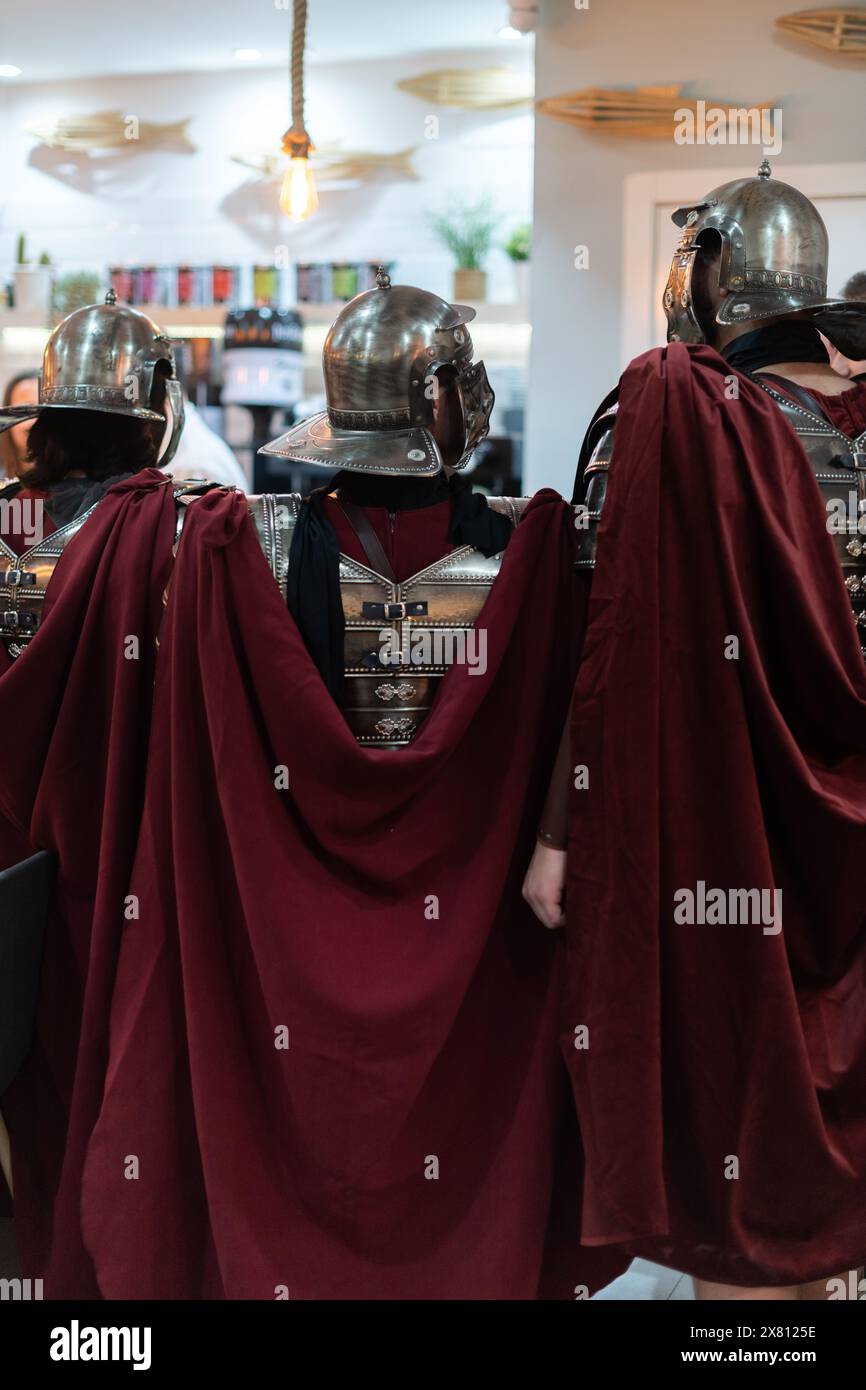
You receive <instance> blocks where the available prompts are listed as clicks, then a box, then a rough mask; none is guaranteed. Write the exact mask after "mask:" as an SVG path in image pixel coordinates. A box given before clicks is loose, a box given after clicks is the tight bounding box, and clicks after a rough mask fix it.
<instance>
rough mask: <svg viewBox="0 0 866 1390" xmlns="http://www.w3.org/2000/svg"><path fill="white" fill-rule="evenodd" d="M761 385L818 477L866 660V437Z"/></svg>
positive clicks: (820, 519) (594, 467) (602, 462)
mask: <svg viewBox="0 0 866 1390" xmlns="http://www.w3.org/2000/svg"><path fill="white" fill-rule="evenodd" d="M757 384H758V385H759V386H760V387H761V389H762V390H763V391H766V392H767V395H769V396H772V398H773V400H774V401H775V402H776V404H777V405H778V407H779V409H780V410H781V411H782V414H783V415H784V416H785V418H786V419H787V421H788V423H789V425H790V426H791V428H792V429H793V430H794V431H795V433H796V434H797V436H798V438H799V440H800V443H801V444H802V446H803V449H804V451H805V453H806V457H807V458H808V460H809V463H810V464H811V467H812V471H813V473H814V474H815V478H816V480H817V483H818V487H819V489H820V492H821V498H822V502H823V506H822V509H821V511H820V512H819V513H817V514H816V517H815V524H816V526H823V527H825V529H827V530H829V531H830V534H831V536H832V537H833V543H834V545H835V547H836V554H837V556H838V558H839V564H840V566H841V568H842V575H843V578H844V580H845V587H846V589H847V590H848V594H849V597H850V599H851V606H852V608H853V611H854V620H855V622H856V624H857V631H858V634H859V636H860V647H861V650H862V652H863V655H864V657H866V432H864V433H863V434H861V435H859V436H858V438H856V439H849V438H848V436H847V435H845V434H843V433H842V432H841V430H837V429H836V428H835V426H834V425H831V424H830V422H829V420H825V419H824V417H823V416H822V415H815V414H813V412H812V411H810V410H806V409H805V408H804V407H803V406H800V405H795V404H794V402H793V401H790V400H788V398H787V397H786V396H783V395H781V394H780V393H779V392H778V391H775V390H774V389H773V388H772V387H771V386H770V385H768V384H766V383H764V382H761V381H759V382H758V383H757ZM616 410H617V407H616V406H614V407H613V409H612V410H610V411H608V412H607V415H606V416H603V417H602V421H606V422H607V423H606V427H605V425H604V424H603V423H601V424H600V428H601V431H602V432H601V435H600V437H599V439H598V442H597V444H596V446H595V448H594V449H593V452H592V455H591V457H590V460H589V463H588V464H587V467H586V472H585V474H584V496H583V503H584V506H585V508H586V510H585V512H584V514H583V519H584V526H583V527H582V528H581V529H579V530H578V537H579V540H578V560H577V566H578V568H580V569H590V570H591V569H593V568H594V566H595V557H596V546H597V533H598V523H599V520H600V519H601V510H602V507H603V505H604V499H605V495H606V493H607V479H608V470H609V467H610V459H611V455H612V453H613V441H614V429H615V426H616ZM842 513H844V517H845V520H844V521H843V522H841V524H839V525H838V526H836V527H835V529H834V527H833V526H831V525H829V524H828V522H829V520H830V518H831V517H833V516H834V515H836V514H842Z"/></svg>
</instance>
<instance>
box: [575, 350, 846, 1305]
mask: <svg viewBox="0 0 866 1390" xmlns="http://www.w3.org/2000/svg"><path fill="white" fill-rule="evenodd" d="M734 377H736V385H737V386H738V388H739V395H738V398H736V399H730V398H729V395H730V394H731V392H730V389H729V383H730V382H731V380H732V379H733V378H734ZM851 487H852V488H854V489H856V483H855V481H854V475H853V473H852V482H851ZM731 639H736V640H735V643H732V641H731ZM572 752H573V757H574V764H575V766H576V765H578V764H580V765H585V766H586V767H587V769H588V787H584V788H583V789H576V788H572V791H571V807H570V810H571V826H570V876H569V883H568V893H567V898H568V918H569V923H568V951H569V971H568V1000H567V1006H566V1017H565V1025H564V1030H563V1036H562V1043H563V1048H564V1052H565V1055H566V1057H567V1058H568V1060H569V1065H570V1068H571V1073H572V1080H573V1086H574V1093H575V1097H576V1100H577V1107H578V1112H579V1116H580V1123H581V1129H582V1133H583V1139H584V1144H585V1149H586V1163H587V1170H586V1188H585V1201H584V1212H583V1235H584V1239H585V1240H587V1241H592V1242H596V1243H598V1244H604V1243H606V1242H614V1241H627V1242H629V1243H630V1247H631V1248H632V1250H633V1251H634V1253H636V1254H641V1255H644V1256H647V1257H648V1258H652V1259H657V1260H660V1261H662V1262H663V1263H666V1264H669V1265H672V1266H674V1267H676V1268H678V1269H683V1270H686V1271H688V1272H689V1273H692V1274H695V1275H698V1276H700V1277H703V1278H706V1279H710V1280H719V1281H722V1282H729V1283H738V1284H744V1285H759V1284H764V1285H766V1284H776V1283H787V1284H791V1283H797V1282H800V1281H803V1280H809V1279H813V1278H821V1277H823V1276H825V1275H831V1274H836V1273H838V1272H840V1271H843V1270H846V1269H848V1268H852V1267H854V1266H856V1265H859V1264H862V1262H863V1259H864V1256H866V673H864V663H863V657H862V655H861V652H860V642H859V639H858V635H857V630H856V628H855V624H854V621H853V618H852V612H851V604H850V601H849V598H848V594H847V592H846V589H845V586H844V584H843V580H842V575H841V571H840V567H839V564H838V561H837V559H836V556H835V553H834V547H833V542H832V539H831V537H830V535H829V534H828V532H827V528H826V513H825V510H824V504H823V502H822V499H821V496H820V494H819V491H818V487H817V484H816V481H815V478H814V475H813V473H812V470H811V468H810V466H809V463H808V461H807V459H806V456H805V454H804V452H803V450H802V447H801V445H800V443H799V441H798V439H797V438H796V436H795V434H794V433H793V431H792V430H791V429H790V427H789V425H788V424H787V422H786V421H785V419H784V418H783V416H782V414H781V412H780V411H779V410H778V409H777V407H776V406H775V404H774V403H773V401H772V400H771V399H770V398H768V397H767V396H766V395H765V394H764V393H763V392H762V391H761V390H760V389H759V388H758V387H756V386H755V385H754V384H753V383H752V382H750V381H749V380H748V379H747V378H745V377H737V376H736V374H735V373H732V371H731V368H730V367H729V366H728V365H727V364H726V363H725V362H723V361H722V359H721V358H720V357H719V356H718V355H717V354H716V353H715V352H713V351H712V350H711V349H709V348H686V347H684V346H682V345H672V346H670V347H668V348H667V349H666V350H658V351H653V352H650V353H647V354H646V355H645V356H643V357H641V358H639V359H637V361H636V362H634V363H633V364H632V365H631V367H630V368H629V369H628V371H627V372H626V373H625V376H624V377H623V381H622V391H621V396H620V407H619V414H618V420H617V425H616V435H615V447H614V453H613V458H612V461H611V466H610V479H609V487H608V493H607V498H606V501H605V507H604V513H603V518H602V521H601V525H600V531H599V544H598V565H597V568H596V570H595V574H594V579H593V584H592V593H591V601H590V609H589V616H588V631H587V636H586V642H585V646H584V650H583V657H582V661H581V666H580V671H579V675H578V679H577V683H576V688H575V699H574V707H573V722H572ZM700 883H703V884H704V885H705V890H704V891H705V893H707V894H708V893H709V892H710V890H711V889H722V890H723V891H724V894H725V895H727V894H728V893H729V891H730V890H735V889H743V890H749V889H765V890H771V891H772V890H775V889H779V890H781V895H782V897H781V908H782V912H781V916H782V924H783V925H782V930H781V931H778V932H776V931H774V930H773V928H772V926H771V927H770V930H765V921H760V922H758V923H757V924H753V923H751V922H743V921H742V920H740V921H738V922H735V923H734V924H728V925H724V924H723V923H722V922H720V921H713V920H712V919H713V916H715V915H717V914H715V913H706V914H705V916H706V919H707V920H705V921H704V922H703V923H701V922H697V921H696V922H694V923H693V924H689V923H688V922H687V921H677V920H676V917H675V911H676V908H677V906H678V905H679V906H680V907H682V905H683V903H684V902H685V899H684V898H682V897H680V898H678V899H676V900H675V894H677V893H680V892H681V890H690V891H691V892H692V894H694V895H695V902H696V904H697V903H698V902H699V895H700V892H701V889H700V886H699V885H700ZM726 901H727V897H726ZM767 901H768V903H769V902H771V901H772V898H770V899H768V900H767ZM682 915H684V914H683V913H682V912H681V913H680V916H682ZM741 917H742V914H741ZM576 1029H578V1030H581V1029H587V1030H588V1033H584V1032H578V1033H576V1032H575V1030H576ZM576 1043H577V1046H576V1045H575V1044H576Z"/></svg>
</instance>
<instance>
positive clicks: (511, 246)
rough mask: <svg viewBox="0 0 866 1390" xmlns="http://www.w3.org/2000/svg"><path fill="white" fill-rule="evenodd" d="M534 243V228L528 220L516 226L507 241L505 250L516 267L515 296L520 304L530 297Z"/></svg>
mask: <svg viewBox="0 0 866 1390" xmlns="http://www.w3.org/2000/svg"><path fill="white" fill-rule="evenodd" d="M531 245H532V229H531V227H530V225H529V223H528V222H521V223H520V225H519V226H517V227H515V228H514V231H513V232H512V233H511V236H510V237H509V238H508V240H507V241H506V242H505V244H504V246H503V248H502V249H503V250H504V252H505V254H506V256H508V258H509V260H510V261H511V264H512V265H513V267H514V284H515V288H516V290H517V294H516V296H515V298H516V299H517V302H518V304H525V303H526V301H527V299H528V297H529V252H530V249H531Z"/></svg>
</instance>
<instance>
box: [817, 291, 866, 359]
mask: <svg viewBox="0 0 866 1390" xmlns="http://www.w3.org/2000/svg"><path fill="white" fill-rule="evenodd" d="M842 298H843V299H860V300H866V270H858V271H857V273H856V274H855V275H852V276H851V278H850V280H848V281H846V283H845V285H844V287H843V289H842ZM824 345H825V347H826V348H827V351H828V352H829V354H830V365H831V367H832V368H833V370H834V372H838V373H839V375H840V376H847V377H850V378H851V379H852V380H854V379H859V378H860V377H863V376H866V357H864V358H862V359H861V360H860V361H859V362H858V361H855V360H853V359H852V358H850V357H843V356H842V353H841V352H839V351H837V349H836V348H834V346H833V344H832V343H828V342H827V340H826V338H825V339H824Z"/></svg>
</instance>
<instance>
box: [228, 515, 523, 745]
mask: <svg viewBox="0 0 866 1390" xmlns="http://www.w3.org/2000/svg"><path fill="white" fill-rule="evenodd" d="M528 501H529V499H528V498H524V497H520V498H513V497H491V498H488V503H489V505H490V506H491V507H493V509H494V510H495V511H498V512H502V513H504V514H505V515H506V516H510V517H511V519H512V521H513V522H514V524H515V525H516V524H517V522H518V521H519V520H520V518H521V516H522V514H523V511H524V508H525V507H526V505H527V503H528ZM247 502H248V505H249V509H250V515H251V517H252V520H253V525H254V526H255V529H256V534H257V535H258V538H259V541H260V543H261V547H262V550H263V551H264V554H265V558H266V559H267V561H268V564H269V565H270V568H271V573H272V574H273V576H274V578H275V579H276V581H277V583H278V584H279V586H280V590H281V592H282V593H283V594H284V595H285V593H286V576H287V574H288V566H289V547H290V545H291V539H292V532H293V530H294V525H295V521H296V520H297V516H298V510H299V507H300V502H301V499H300V497H299V496H298V495H297V494H290V495H286V496H261V497H249V498H247ZM501 562H502V555H501V554H499V555H491V556H489V557H488V556H485V555H482V554H481V552H480V551H478V550H475V549H474V548H473V547H472V546H470V545H463V546H460V547H459V548H458V549H457V550H453V551H451V552H450V553H449V554H448V555H444V556H443V557H442V559H441V560H437V561H436V562H435V564H432V565H428V567H427V568H426V569H423V570H420V571H419V573H418V574H413V575H411V576H410V577H409V578H408V579H404V580H402V581H401V582H399V583H392V582H391V581H390V580H388V579H386V578H385V577H384V576H383V575H381V574H377V572H376V571H375V570H373V569H370V568H369V566H367V565H364V564H361V563H360V562H359V561H358V560H352V559H350V558H349V556H347V555H341V556H340V590H341V593H342V598H343V614H344V617H345V621H346V636H345V648H344V650H345V663H346V665H345V669H346V688H347V695H346V702H345V706H344V709H343V713H344V715H345V717H346V722H347V723H348V725H349V727H350V729H351V730H352V732H353V734H354V735H355V737H356V739H357V740H358V742H359V743H363V744H375V745H377V746H379V747H383V748H403V747H405V746H406V745H407V744H409V743H411V742H412V739H413V738H414V737H415V735H416V733H417V732H418V729H419V728H420V727H421V725H422V724H423V722H424V720H425V718H426V717H427V715H428V714H429V712H430V709H431V706H432V704H433V699H434V697H435V694H436V689H437V686H438V684H439V682H440V681H441V680H442V677H443V676H444V675H445V673H446V671H447V670H448V669H449V666H450V665H451V664H453V662H454V660H455V655H456V659H458V660H459V659H466V658H468V659H472V658H473V657H474V656H476V655H477V653H476V652H474V651H473V648H472V638H471V637H469V633H470V631H471V630H472V628H473V626H474V624H475V621H476V619H477V618H478V616H479V614H480V612H481V609H482V608H483V607H484V603H485V601H486V599H487V595H488V594H489V592H490V587H491V585H492V584H493V581H494V579H495V578H496V576H497V574H498V573H499V567H500V564H501ZM383 656H384V657H385V660H383V659H382V658H383Z"/></svg>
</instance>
